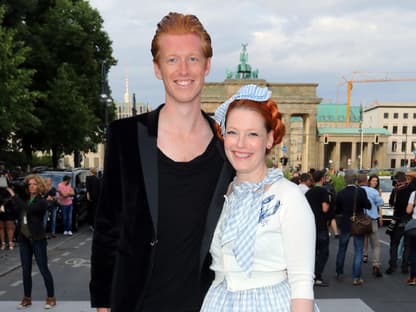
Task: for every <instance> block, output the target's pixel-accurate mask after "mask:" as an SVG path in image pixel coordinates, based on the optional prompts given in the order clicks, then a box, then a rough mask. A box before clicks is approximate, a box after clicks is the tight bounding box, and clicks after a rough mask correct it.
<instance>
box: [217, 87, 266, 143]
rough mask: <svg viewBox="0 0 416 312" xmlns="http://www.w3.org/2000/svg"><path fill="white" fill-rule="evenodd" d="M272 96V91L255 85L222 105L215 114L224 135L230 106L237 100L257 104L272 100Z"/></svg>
mask: <svg viewBox="0 0 416 312" xmlns="http://www.w3.org/2000/svg"><path fill="white" fill-rule="evenodd" d="M271 96H272V91H270V90H269V89H267V87H264V88H262V87H258V86H256V85H254V84H249V85H245V86H243V87H241V88H240V90H238V91H237V93H236V94H234V95H233V96H232V97H230V98H229V99H228V100H226V101H225V102H224V103H222V104H221V105H220V106H218V108H217V109H216V111H215V113H214V120H215V121H216V122H217V123H218V124H219V125H220V126H221V132H222V135H224V133H225V115H226V113H227V110H228V106H229V105H230V104H231V103H232V102H233V101H235V100H241V99H247V100H253V101H257V102H264V101H267V100H268V99H270V98H271Z"/></svg>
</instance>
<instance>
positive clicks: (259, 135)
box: [224, 108, 273, 182]
mask: <svg viewBox="0 0 416 312" xmlns="http://www.w3.org/2000/svg"><path fill="white" fill-rule="evenodd" d="M226 125H227V127H226V130H225V135H224V148H225V153H226V155H227V158H228V159H229V161H230V162H231V164H232V166H233V167H234V169H235V170H236V172H237V179H238V180H239V181H249V182H258V181H261V180H262V179H263V178H264V174H265V169H266V164H265V158H266V148H267V147H269V148H270V147H271V146H272V144H273V132H271V131H270V132H269V133H267V130H266V127H265V125H264V119H263V117H262V116H261V115H260V114H259V113H257V112H255V111H253V110H250V109H245V108H235V109H233V110H232V111H230V112H229V113H228V116H227V123H226Z"/></svg>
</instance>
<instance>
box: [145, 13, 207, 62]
mask: <svg viewBox="0 0 416 312" xmlns="http://www.w3.org/2000/svg"><path fill="white" fill-rule="evenodd" d="M163 34H170V35H187V34H194V35H196V36H198V37H199V38H200V39H201V45H202V46H201V47H202V51H203V53H204V55H205V57H206V58H210V57H212V45H211V37H210V35H209V34H208V32H207V31H206V30H205V28H204V26H203V25H202V23H201V22H200V21H199V19H198V18H197V17H196V16H195V15H191V14H187V15H185V14H181V13H175V12H170V13H169V14H168V15H166V16H165V17H163V18H162V20H161V21H160V22H159V23H158V24H157V29H156V32H155V35H154V37H153V40H152V45H151V52H152V56H153V62H154V63H158V62H159V48H160V47H159V38H160V36H161V35H163Z"/></svg>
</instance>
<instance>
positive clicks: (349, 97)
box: [344, 72, 416, 127]
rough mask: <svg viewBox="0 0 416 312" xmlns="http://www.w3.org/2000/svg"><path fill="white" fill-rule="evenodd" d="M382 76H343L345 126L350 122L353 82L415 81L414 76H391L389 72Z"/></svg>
mask: <svg viewBox="0 0 416 312" xmlns="http://www.w3.org/2000/svg"><path fill="white" fill-rule="evenodd" d="M354 74H365V73H364V72H353V76H354ZM384 74H385V77H384V78H370V79H354V78H352V79H350V80H347V79H345V78H344V80H345V81H346V82H347V111H346V114H345V121H346V126H347V127H348V126H349V122H350V111H351V90H352V85H353V83H368V82H394V81H416V78H412V77H402V78H391V77H389V76H388V74H389V73H384Z"/></svg>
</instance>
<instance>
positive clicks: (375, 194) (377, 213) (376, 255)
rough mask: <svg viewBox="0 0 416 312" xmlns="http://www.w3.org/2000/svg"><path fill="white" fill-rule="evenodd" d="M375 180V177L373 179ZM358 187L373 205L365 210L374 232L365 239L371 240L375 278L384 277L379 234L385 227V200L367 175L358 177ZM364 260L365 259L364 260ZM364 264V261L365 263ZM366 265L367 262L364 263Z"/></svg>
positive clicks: (366, 253)
mask: <svg viewBox="0 0 416 312" xmlns="http://www.w3.org/2000/svg"><path fill="white" fill-rule="evenodd" d="M373 178H374V177H373ZM358 185H359V186H360V187H361V188H363V189H364V190H365V192H366V193H367V198H368V200H369V201H370V203H371V209H369V210H368V209H367V210H365V213H366V214H367V215H368V216H369V217H370V218H371V220H372V221H371V223H372V231H371V233H370V234H368V235H365V237H364V239H367V238H368V239H369V240H370V244H371V249H372V252H373V254H372V264H373V267H372V272H373V275H374V276H375V277H382V276H383V274H382V273H381V270H380V267H381V261H380V237H379V233H378V228H379V226H382V225H383V220H382V217H381V208H382V207H383V205H384V200H383V198H381V196H380V193H379V191H377V189H375V188H374V187H370V186H368V179H367V175H366V174H364V173H361V174H359V175H358ZM366 255H367V257H368V250H367V251H366V252H364V257H365V256H366ZM363 259H364V258H363ZM363 262H364V261H363ZM364 263H365V262H364Z"/></svg>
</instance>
